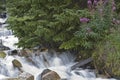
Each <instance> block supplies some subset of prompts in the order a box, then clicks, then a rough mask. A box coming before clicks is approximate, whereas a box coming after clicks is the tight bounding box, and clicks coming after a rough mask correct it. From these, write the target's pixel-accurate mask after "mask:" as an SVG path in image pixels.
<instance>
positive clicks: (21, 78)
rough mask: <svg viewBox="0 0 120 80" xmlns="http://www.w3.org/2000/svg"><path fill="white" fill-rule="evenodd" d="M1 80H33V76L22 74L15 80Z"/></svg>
mask: <svg viewBox="0 0 120 80" xmlns="http://www.w3.org/2000/svg"><path fill="white" fill-rule="evenodd" d="M2 80H34V76H33V75H31V74H29V73H26V72H23V73H22V74H20V75H19V76H18V77H17V78H6V79H2Z"/></svg>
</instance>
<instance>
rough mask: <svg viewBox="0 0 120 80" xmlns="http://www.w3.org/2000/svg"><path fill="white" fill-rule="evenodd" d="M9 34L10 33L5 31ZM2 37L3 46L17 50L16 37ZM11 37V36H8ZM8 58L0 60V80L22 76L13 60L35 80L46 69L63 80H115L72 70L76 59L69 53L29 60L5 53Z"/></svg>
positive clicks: (52, 54)
mask: <svg viewBox="0 0 120 80" xmlns="http://www.w3.org/2000/svg"><path fill="white" fill-rule="evenodd" d="M3 32H4V34H7V33H8V32H9V31H6V32H7V33H6V32H5V31H3ZM1 34H2V31H1ZM4 34H3V35H1V37H0V39H2V41H3V44H4V45H5V46H8V47H10V49H11V50H14V49H17V47H16V46H15V45H14V43H16V42H17V41H18V39H17V38H16V37H14V36H13V35H9V34H11V33H10V32H9V34H7V35H4ZM8 35H9V36H8ZM5 52H6V54H7V56H6V57H5V58H4V59H0V80H2V79H4V78H8V77H16V76H18V75H19V74H20V71H19V70H18V69H17V68H14V67H13V64H12V60H14V59H17V60H19V61H20V62H21V64H22V70H23V71H25V72H28V73H31V74H33V75H34V76H35V80H39V78H38V75H39V74H40V73H41V72H42V71H43V70H44V69H51V70H53V71H55V72H57V73H58V74H59V75H60V77H61V78H62V79H67V80H115V79H102V78H96V75H95V73H94V72H93V71H92V70H88V69H84V70H83V69H80V68H79V69H75V70H72V71H71V70H70V67H71V66H72V65H73V64H75V62H74V59H75V57H74V56H73V55H72V54H71V53H69V52H64V53H61V54H59V53H57V52H54V51H51V52H40V53H38V54H37V55H35V53H33V54H31V55H30V56H29V58H25V57H20V56H17V55H14V56H11V55H9V54H8V52H9V51H5Z"/></svg>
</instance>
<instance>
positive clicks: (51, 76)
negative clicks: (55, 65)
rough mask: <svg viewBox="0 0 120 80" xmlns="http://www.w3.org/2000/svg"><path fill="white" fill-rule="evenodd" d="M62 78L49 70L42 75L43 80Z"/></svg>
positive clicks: (58, 79)
mask: <svg viewBox="0 0 120 80" xmlns="http://www.w3.org/2000/svg"><path fill="white" fill-rule="evenodd" d="M60 79H61V78H60V76H59V75H58V74H57V73H56V72H55V71H52V70H49V69H45V70H44V71H43V72H42V73H41V80H60Z"/></svg>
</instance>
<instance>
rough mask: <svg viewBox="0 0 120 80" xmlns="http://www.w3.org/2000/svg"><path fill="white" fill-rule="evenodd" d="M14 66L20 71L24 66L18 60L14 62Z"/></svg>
mask: <svg viewBox="0 0 120 80" xmlns="http://www.w3.org/2000/svg"><path fill="white" fill-rule="evenodd" d="M12 64H13V66H14V67H17V68H18V69H20V68H21V67H22V64H21V63H20V62H19V61H18V60H17V59H14V60H13V61H12Z"/></svg>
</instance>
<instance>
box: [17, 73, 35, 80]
mask: <svg viewBox="0 0 120 80" xmlns="http://www.w3.org/2000/svg"><path fill="white" fill-rule="evenodd" d="M18 79H19V80H34V76H33V75H32V74H30V73H27V72H23V73H21V74H20V75H19V77H18Z"/></svg>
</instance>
